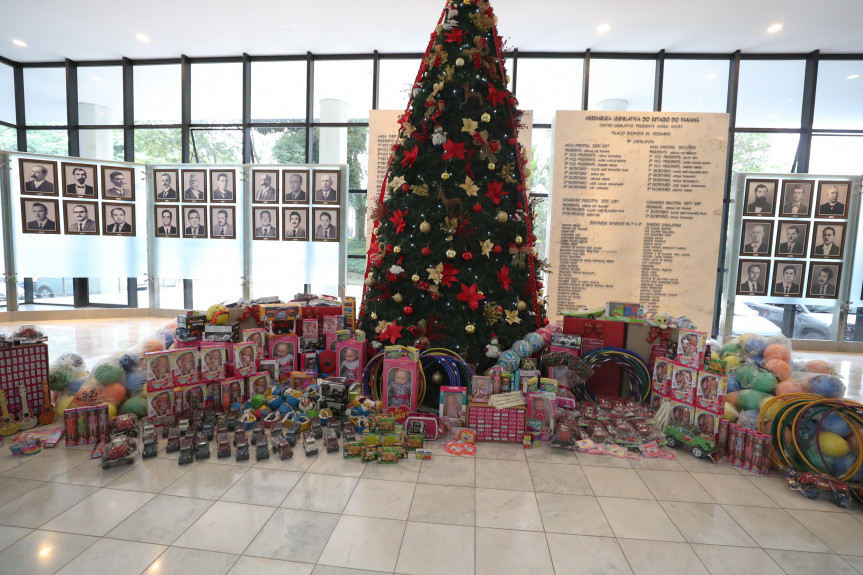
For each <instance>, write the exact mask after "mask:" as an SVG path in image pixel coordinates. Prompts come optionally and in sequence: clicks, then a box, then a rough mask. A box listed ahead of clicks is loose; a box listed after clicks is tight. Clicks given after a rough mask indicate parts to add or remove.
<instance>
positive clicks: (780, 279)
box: [770, 261, 803, 297]
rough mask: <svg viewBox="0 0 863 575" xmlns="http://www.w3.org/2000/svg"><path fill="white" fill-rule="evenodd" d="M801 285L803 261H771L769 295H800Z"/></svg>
mask: <svg viewBox="0 0 863 575" xmlns="http://www.w3.org/2000/svg"><path fill="white" fill-rule="evenodd" d="M802 285H803V262H792V261H776V262H773V289H772V290H771V293H770V295H773V296H779V297H800V296H801V295H802V290H801V286H802Z"/></svg>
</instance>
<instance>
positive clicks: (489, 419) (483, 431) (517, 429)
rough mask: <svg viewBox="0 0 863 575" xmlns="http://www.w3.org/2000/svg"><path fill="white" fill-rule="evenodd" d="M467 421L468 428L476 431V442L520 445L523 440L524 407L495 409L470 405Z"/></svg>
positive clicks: (485, 405) (478, 404) (474, 404)
mask: <svg viewBox="0 0 863 575" xmlns="http://www.w3.org/2000/svg"><path fill="white" fill-rule="evenodd" d="M467 421H468V427H470V428H471V429H473V430H475V431H476V440H477V441H497V442H502V443H521V442H522V441H523V440H524V426H525V421H526V418H525V408H524V407H508V408H505V409H495V408H494V407H492V406H490V405H487V404H484V403H471V404H469V405H468V409H467Z"/></svg>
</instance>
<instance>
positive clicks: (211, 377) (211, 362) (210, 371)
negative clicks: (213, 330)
mask: <svg viewBox="0 0 863 575" xmlns="http://www.w3.org/2000/svg"><path fill="white" fill-rule="evenodd" d="M201 356H202V360H201V381H206V382H219V381H222V380H223V379H225V364H226V363H227V350H226V349H225V348H224V347H213V348H204V349H202V350H201Z"/></svg>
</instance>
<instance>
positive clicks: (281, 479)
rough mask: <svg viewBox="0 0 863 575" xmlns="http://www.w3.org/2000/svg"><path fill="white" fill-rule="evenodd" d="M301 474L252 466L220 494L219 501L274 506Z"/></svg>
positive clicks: (280, 500)
mask: <svg viewBox="0 0 863 575" xmlns="http://www.w3.org/2000/svg"><path fill="white" fill-rule="evenodd" d="M302 476H303V474H302V473H298V472H296V471H278V470H276V469H258V468H256V467H253V468H252V469H249V470H248V471H247V472H246V474H245V475H243V476H242V477H241V478H240V479H238V480H237V482H236V483H234V485H233V487H231V488H230V489H228V491H226V492H225V494H224V495H222V497H221V501H233V502H234V503H251V504H253V505H269V506H270V507H275V506H277V505H280V504H281V503H282V501H284V500H285V497H287V496H288V493H290V492H291V489H293V488H294V485H296V484H297V482H298V481H299V480H300V478H301V477H302Z"/></svg>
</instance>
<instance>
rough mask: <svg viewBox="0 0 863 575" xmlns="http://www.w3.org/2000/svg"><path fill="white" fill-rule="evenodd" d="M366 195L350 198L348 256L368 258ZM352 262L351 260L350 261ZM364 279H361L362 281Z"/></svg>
mask: <svg viewBox="0 0 863 575" xmlns="http://www.w3.org/2000/svg"><path fill="white" fill-rule="evenodd" d="M366 198H367V196H366V194H365V193H360V192H357V193H353V194H350V195H349V196H348V219H347V222H346V223H347V225H348V255H349V256H362V258H363V260H362V261H363V263H364V264H365V257H366V249H367V248H366ZM349 262H350V260H349ZM362 279H363V278H360V281H362Z"/></svg>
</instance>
